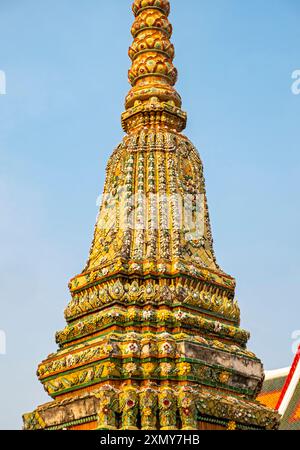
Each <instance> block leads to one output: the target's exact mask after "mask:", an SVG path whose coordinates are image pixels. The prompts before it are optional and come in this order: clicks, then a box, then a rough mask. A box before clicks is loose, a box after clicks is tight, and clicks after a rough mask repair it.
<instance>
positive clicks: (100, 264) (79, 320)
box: [23, 0, 279, 430]
mask: <svg viewBox="0 0 300 450" xmlns="http://www.w3.org/2000/svg"><path fill="white" fill-rule="evenodd" d="M169 12H170V4H169V1H168V0H135V1H134V3H133V13H134V16H135V20H134V24H133V26H132V30H131V32H132V35H133V38H134V40H133V43H132V46H131V47H130V49H129V56H130V58H131V60H132V66H131V69H130V70H129V81H130V83H131V85H132V88H131V90H130V92H129V94H128V96H127V98H126V102H125V105H126V110H125V112H124V113H123V115H122V126H123V129H124V131H125V137H124V139H123V141H122V143H121V144H120V145H119V146H118V147H117V149H116V150H115V151H114V152H113V154H112V156H111V158H110V160H109V162H108V165H107V173H106V182H105V187H104V196H103V201H102V204H101V207H100V212H99V216H98V219H97V223H96V227H95V234H94V240H93V243H92V246H91V250H90V254H89V258H88V262H87V264H86V267H85V268H84V270H83V272H82V273H81V274H80V275H78V276H76V277H75V278H73V279H72V280H71V282H70V285H69V287H70V293H71V300H70V303H69V304H68V306H67V308H66V310H65V318H66V322H67V325H66V327H65V329H63V330H62V331H59V332H58V333H57V334H56V342H57V344H58V346H59V349H58V351H57V352H56V353H54V354H51V355H50V356H49V357H48V358H47V359H46V360H44V361H43V362H42V363H41V364H40V365H39V367H38V372H37V374H38V377H39V379H40V381H41V383H42V384H43V386H44V389H45V390H46V392H47V393H48V394H49V395H50V397H52V401H51V402H50V403H47V404H45V405H42V406H39V407H38V408H37V409H36V410H35V411H34V412H32V413H29V414H25V415H24V417H23V418H24V428H25V429H26V430H31V429H49V430H55V429H69V430H86V429H91V430H92V429H98V430H205V429H221V430H222V429H224V430H226V429H228V430H235V429H245V430H246V429H253V430H255V429H276V428H278V424H279V416H278V414H277V413H276V412H274V411H273V410H272V409H270V408H267V407H264V406H262V405H261V404H260V403H259V402H258V401H257V400H256V398H257V396H258V394H259V392H260V390H261V387H262V383H263V380H264V371H263V366H262V363H261V362H260V360H259V359H258V358H257V357H256V356H255V355H254V354H253V353H252V352H250V351H249V350H248V349H247V341H248V339H249V333H248V332H247V331H245V330H243V329H242V328H240V310H239V307H238V304H237V301H236V300H235V287H236V283H235V280H234V278H232V277H231V276H229V275H227V274H226V273H225V272H224V271H223V270H222V269H221V268H220V267H219V265H218V264H217V261H216V257H215V254H214V250H213V239H212V232H211V226H210V220H209V213H208V207H207V197H206V191H205V180H204V175H203V165H202V162H201V159H200V156H199V154H198V152H197V150H196V148H195V147H194V145H193V144H192V143H191V142H190V141H189V139H188V138H187V137H185V136H184V135H183V134H182V131H183V130H184V128H185V126H186V121H187V115H186V113H185V112H184V111H183V110H182V109H181V106H182V102H181V98H180V96H179V94H178V93H177V92H176V90H175V88H174V86H175V83H176V80H177V71H176V69H175V67H174V65H173V59H174V46H173V45H172V44H171V42H170V38H171V35H172V26H171V24H170V22H169V20H168V16H169Z"/></svg>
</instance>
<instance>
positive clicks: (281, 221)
mask: <svg viewBox="0 0 300 450" xmlns="http://www.w3.org/2000/svg"><path fill="white" fill-rule="evenodd" d="M171 4H172V14H171V21H172V23H173V26H174V35H173V42H174V43H175V47H176V53H177V56H176V66H177V68H178V70H179V82H178V85H177V88H178V91H179V92H180V93H181V95H182V98H183V102H184V109H185V110H186V111H187V112H188V116H189V122H188V127H187V130H186V134H187V135H188V137H189V138H190V139H191V140H192V141H193V143H194V144H195V145H196V146H197V148H198V150H199V152H200V154H201V157H202V159H203V161H204V166H205V174H206V181H207V191H208V199H209V206H210V213H211V219H212V225H213V232H214V239H215V249H216V254H217V257H218V261H219V263H220V264H221V266H222V267H223V268H224V270H226V271H227V272H228V273H231V274H232V275H234V276H235V277H236V278H237V282H238V288H237V297H238V299H239V303H240V307H241V310H242V325H243V326H244V327H245V328H247V329H249V330H250V331H251V334H252V339H251V342H250V344H249V347H250V348H251V350H254V351H255V352H256V353H257V354H258V355H259V356H260V357H261V358H262V359H263V361H264V363H265V367H266V368H267V369H274V368H278V367H283V366H287V365H289V364H290V363H291V360H292V357H293V355H292V343H293V342H292V338H291V334H292V332H293V331H294V330H299V329H300V321H299V316H300V314H299V309H300V307H299V303H300V294H299V288H300V277H299V271H300V263H299V228H300V215H299V194H300V187H299V175H300V155H299V153H300V152H299V139H300V138H299V115H300V95H299V96H295V95H293V94H292V92H291V85H292V78H291V76H292V72H293V71H294V70H296V69H300V54H299V42H300V28H299V19H300V3H299V0H264V1H263V2H262V1H261V0H251V1H250V0H185V1H182V0H172V2H171ZM130 8H131V0H113V1H110V2H106V1H104V0H88V1H85V2H82V1H81V0H54V1H53V0H51V1H50V0H43V1H40V0H26V1H21V0H1V2H0V42H1V47H0V70H3V71H5V74H6V79H7V93H6V95H5V96H4V95H2V96H0V214H1V220H0V249H1V250H0V252H1V253H0V255H1V256H0V274H1V275H0V280H1V291H0V301H1V315H0V330H4V331H5V333H6V337H7V355H6V356H1V355H0V380H1V383H0V398H1V401H0V428H20V427H21V414H22V413H23V412H27V411H31V410H32V409H34V407H35V406H36V405H37V404H40V403H43V402H45V401H48V398H47V396H46V394H45V393H43V389H42V386H41V385H40V384H39V382H38V381H37V378H36V375H35V371H36V367H37V364H38V363H39V362H40V361H41V360H42V359H43V358H45V357H46V356H47V355H48V354H49V353H51V352H53V351H55V349H56V345H55V342H54V334H55V331H56V330H59V329H61V328H62V327H63V326H64V319H63V310H64V308H65V306H66V304H67V303H68V301H69V294H68V289H67V284H68V280H69V278H71V277H72V276H73V275H75V274H77V273H79V272H80V271H81V270H82V268H83V266H84V264H85V261H86V258H87V255H88V250H89V246H90V243H91V239H92V233H93V227H94V222H95V219H96V215H97V207H96V199H97V196H98V195H99V194H100V193H101V192H102V188H103V183H104V175H105V165H106V161H107V159H108V157H109V155H110V154H111V152H112V151H113V149H114V148H115V147H116V146H117V144H118V143H119V142H120V140H121V139H122V136H123V133H122V130H121V126H120V114H121V113H122V111H123V104H124V98H125V95H126V93H127V92H128V90H129V85H128V82H127V69H128V68H129V66H130V61H129V59H128V56H127V48H128V46H129V44H130V43H131V36H130V33H129V30H130V26H131V23H132V20H133V16H132V15H131V12H130Z"/></svg>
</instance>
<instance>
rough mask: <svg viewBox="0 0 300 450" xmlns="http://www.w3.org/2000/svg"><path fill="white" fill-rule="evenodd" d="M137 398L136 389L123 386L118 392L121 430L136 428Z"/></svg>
mask: <svg viewBox="0 0 300 450" xmlns="http://www.w3.org/2000/svg"><path fill="white" fill-rule="evenodd" d="M138 406H139V398H138V394H137V390H136V389H134V388H132V387H125V388H124V390H123V391H122V392H121V394H120V410H121V412H122V430H138V427H137V415H138V410H139V408H138Z"/></svg>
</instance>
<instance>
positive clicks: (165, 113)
mask: <svg viewBox="0 0 300 450" xmlns="http://www.w3.org/2000/svg"><path fill="white" fill-rule="evenodd" d="M132 10H133V13H134V15H135V21H134V23H133V26H132V28H131V33H132V36H133V38H134V41H133V43H132V45H131V47H130V48H129V57H130V58H131V60H132V66H131V69H130V70H129V73H128V75H129V82H130V83H131V85H132V89H131V90H130V92H129V94H128V95H127V97H126V101H125V107H126V111H125V112H124V113H123V115H122V125H123V128H124V131H125V132H131V131H135V130H136V129H138V128H140V127H143V126H147V127H148V126H149V125H150V126H155V127H163V128H169V129H172V130H174V131H178V132H180V131H182V130H183V129H184V128H185V127H186V120H187V116H186V113H185V112H183V111H182V110H181V105H182V102H181V98H180V95H179V94H178V93H177V91H176V90H175V88H174V86H175V83H176V81H177V70H176V68H175V67H174V65H173V59H174V56H175V51H174V46H173V44H172V43H171V42H170V38H171V36H172V25H171V24H170V22H169V20H168V16H169V13H170V3H169V1H168V0H135V1H134V3H133V7H132Z"/></svg>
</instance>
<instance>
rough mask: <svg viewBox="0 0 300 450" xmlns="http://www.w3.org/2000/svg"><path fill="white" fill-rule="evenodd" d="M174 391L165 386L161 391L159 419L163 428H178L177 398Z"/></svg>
mask: <svg viewBox="0 0 300 450" xmlns="http://www.w3.org/2000/svg"><path fill="white" fill-rule="evenodd" d="M174 394H175V393H174V391H172V390H171V389H168V388H165V389H161V391H160V393H159V397H158V398H159V419H160V425H161V430H177V421H176V411H177V398H176V396H175V395H174Z"/></svg>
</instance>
